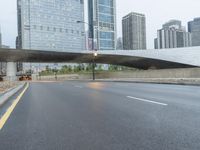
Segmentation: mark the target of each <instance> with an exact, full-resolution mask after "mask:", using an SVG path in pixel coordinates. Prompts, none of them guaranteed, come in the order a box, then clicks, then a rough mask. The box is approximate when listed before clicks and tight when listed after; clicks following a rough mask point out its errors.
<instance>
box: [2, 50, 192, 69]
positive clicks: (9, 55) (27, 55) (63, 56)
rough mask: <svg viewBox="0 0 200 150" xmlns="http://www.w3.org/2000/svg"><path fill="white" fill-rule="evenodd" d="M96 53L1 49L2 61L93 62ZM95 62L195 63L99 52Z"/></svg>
mask: <svg viewBox="0 0 200 150" xmlns="http://www.w3.org/2000/svg"><path fill="white" fill-rule="evenodd" d="M93 59H94V55H93V52H91V51H85V52H75V53H74V52H52V51H38V50H20V49H0V62H1V61H2V62H32V63H91V62H93ZM95 63H99V64H112V65H121V66H127V67H133V68H139V69H149V68H156V69H168V68H189V67H195V65H190V64H189V65H188V64H184V63H177V62H171V61H166V60H159V59H153V58H146V57H138V56H128V55H119V54H109V53H108V54H106V53H105V54H104V53H102V52H98V56H97V57H95Z"/></svg>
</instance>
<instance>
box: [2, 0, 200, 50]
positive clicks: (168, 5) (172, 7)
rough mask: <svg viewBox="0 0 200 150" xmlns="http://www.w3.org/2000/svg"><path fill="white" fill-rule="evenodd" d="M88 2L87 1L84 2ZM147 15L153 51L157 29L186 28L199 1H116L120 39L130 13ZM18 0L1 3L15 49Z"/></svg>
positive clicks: (6, 34)
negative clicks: (175, 22)
mask: <svg viewBox="0 0 200 150" xmlns="http://www.w3.org/2000/svg"><path fill="white" fill-rule="evenodd" d="M85 1H86V0H85ZM131 11H133V12H138V13H143V14H145V15H146V21H147V47H148V49H151V48H153V39H154V38H155V37H156V31H157V29H159V28H161V26H162V24H163V23H165V22H167V21H168V20H170V19H179V20H181V21H182V24H183V26H187V22H188V21H190V20H192V19H193V18H195V17H200V0H117V30H118V37H120V36H121V30H122V29H121V28H122V27H121V19H122V17H123V16H125V15H126V14H128V13H129V12H131ZM16 13H17V10H16V0H0V25H1V32H2V36H3V44H5V45H9V46H11V47H15V38H16V35H17V23H16V22H17V14H16Z"/></svg>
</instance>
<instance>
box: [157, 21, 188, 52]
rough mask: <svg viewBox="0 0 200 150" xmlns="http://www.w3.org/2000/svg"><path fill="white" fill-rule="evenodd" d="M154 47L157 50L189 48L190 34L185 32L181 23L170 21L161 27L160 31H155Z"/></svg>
mask: <svg viewBox="0 0 200 150" xmlns="http://www.w3.org/2000/svg"><path fill="white" fill-rule="evenodd" d="M154 45H155V48H158V49H164V48H178V47H189V46H191V34H190V33H189V32H186V30H185V27H183V26H182V25H181V21H179V20H170V21H169V22H167V23H165V24H164V25H163V27H162V29H160V30H158V31H157V38H156V39H155V40H154Z"/></svg>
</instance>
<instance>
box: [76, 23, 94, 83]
mask: <svg viewBox="0 0 200 150" xmlns="http://www.w3.org/2000/svg"><path fill="white" fill-rule="evenodd" d="M76 23H84V24H87V25H89V27H90V28H91V27H92V28H93V25H91V24H89V23H87V22H84V21H77V22H76ZM92 51H94V35H92ZM97 55H98V54H97V52H94V53H93V56H92V79H93V81H95V58H96V57H97Z"/></svg>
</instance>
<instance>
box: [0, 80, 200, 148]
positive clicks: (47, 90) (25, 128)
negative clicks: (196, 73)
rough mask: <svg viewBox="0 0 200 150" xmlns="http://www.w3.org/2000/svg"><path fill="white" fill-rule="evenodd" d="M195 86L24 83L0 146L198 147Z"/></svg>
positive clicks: (199, 106) (199, 109)
mask: <svg viewBox="0 0 200 150" xmlns="http://www.w3.org/2000/svg"><path fill="white" fill-rule="evenodd" d="M199 149H200V87H198V86H196V87H195V86H181V85H162V84H139V83H120V82H75V81H74V82H73V81H69V82H55V83H53V82H52V83H30V86H29V88H28V89H27V91H26V92H25V94H24V95H23V97H22V98H21V99H20V101H19V103H18V104H17V106H16V107H15V109H14V111H13V112H12V114H11V115H10V117H9V119H8V120H7V122H6V123H5V125H4V127H3V128H2V130H0V150H199Z"/></svg>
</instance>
